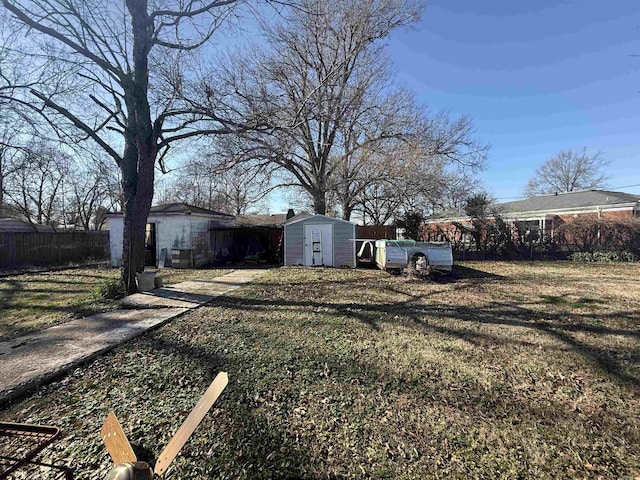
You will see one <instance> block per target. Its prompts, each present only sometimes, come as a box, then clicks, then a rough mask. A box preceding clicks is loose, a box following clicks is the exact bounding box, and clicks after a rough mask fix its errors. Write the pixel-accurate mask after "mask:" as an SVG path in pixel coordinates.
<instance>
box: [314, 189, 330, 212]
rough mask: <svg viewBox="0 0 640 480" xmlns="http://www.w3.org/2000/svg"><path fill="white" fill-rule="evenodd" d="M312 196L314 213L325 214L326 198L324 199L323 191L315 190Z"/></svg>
mask: <svg viewBox="0 0 640 480" xmlns="http://www.w3.org/2000/svg"><path fill="white" fill-rule="evenodd" d="M312 196H313V211H314V212H315V213H319V214H321V215H325V214H326V213H327V199H326V194H325V192H323V191H318V190H316V191H314V192H312Z"/></svg>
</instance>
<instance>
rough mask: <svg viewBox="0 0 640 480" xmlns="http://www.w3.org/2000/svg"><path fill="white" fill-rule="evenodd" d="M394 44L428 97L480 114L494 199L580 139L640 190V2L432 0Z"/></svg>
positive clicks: (438, 104) (396, 57)
mask: <svg viewBox="0 0 640 480" xmlns="http://www.w3.org/2000/svg"><path fill="white" fill-rule="evenodd" d="M389 54H390V57H391V58H392V59H393V61H394V62H395V65H396V67H397V73H398V77H399V79H400V80H401V81H402V82H403V83H405V84H407V85H408V86H409V87H410V88H411V89H413V90H414V91H415V93H416V95H417V97H418V99H419V100H420V101H421V102H423V103H425V104H426V105H428V106H430V107H431V108H433V109H436V110H439V109H448V110H450V111H451V113H452V114H468V115H470V116H471V118H472V119H473V121H474V125H475V127H476V133H477V136H478V138H479V139H480V140H482V141H484V142H487V143H489V144H490V145H491V150H490V153H489V161H488V169H487V170H486V171H485V172H483V173H482V174H481V175H480V177H481V179H482V181H483V182H484V184H485V187H486V188H487V191H488V192H489V193H490V194H492V195H493V196H494V197H496V198H498V199H504V200H507V201H508V200H510V199H513V198H515V197H520V196H522V192H523V190H524V187H525V184H526V182H527V180H528V179H529V177H531V176H532V175H533V173H534V171H535V170H536V168H537V167H538V166H540V165H541V164H542V163H543V162H544V161H545V160H546V159H547V158H549V157H550V156H552V155H553V154H555V153H557V152H559V151H560V150H566V149H582V147H586V148H587V149H588V150H589V151H591V152H595V151H597V150H601V151H602V153H603V155H604V157H605V158H606V159H607V160H609V161H610V165H609V170H610V171H609V173H610V180H609V186H610V187H612V188H615V187H625V188H616V189H618V190H623V191H627V192H630V193H640V166H639V160H640V1H638V0H610V1H602V0H564V1H562V0H558V1H550V0H539V1H526V2H524V1H507V0H484V1H478V0H431V1H429V2H428V5H427V9H426V12H425V15H424V17H423V19H422V21H421V22H420V24H419V25H418V26H417V28H416V29H414V30H412V31H408V32H407V31H405V32H398V33H396V34H394V36H393V37H392V38H391V40H390V42H389ZM634 54H637V55H639V56H638V57H633V55H634ZM628 185H635V186H632V187H626V186H628Z"/></svg>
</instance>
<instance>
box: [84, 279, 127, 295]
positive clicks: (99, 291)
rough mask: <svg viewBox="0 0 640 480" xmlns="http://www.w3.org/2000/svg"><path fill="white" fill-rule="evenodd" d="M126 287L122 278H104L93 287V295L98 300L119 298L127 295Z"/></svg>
mask: <svg viewBox="0 0 640 480" xmlns="http://www.w3.org/2000/svg"><path fill="white" fill-rule="evenodd" d="M125 293H126V289H125V288H124V284H123V283H122V280H121V279H120V278H113V279H109V280H103V281H101V282H100V283H98V285H97V286H96V287H95V288H94V289H93V292H92V296H93V297H94V298H96V299H98V300H117V299H119V298H122V297H124V296H125Z"/></svg>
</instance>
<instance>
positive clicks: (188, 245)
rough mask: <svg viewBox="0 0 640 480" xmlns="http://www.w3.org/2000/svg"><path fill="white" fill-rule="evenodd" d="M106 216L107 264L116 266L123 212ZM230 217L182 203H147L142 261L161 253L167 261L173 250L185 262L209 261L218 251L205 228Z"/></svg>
mask: <svg viewBox="0 0 640 480" xmlns="http://www.w3.org/2000/svg"><path fill="white" fill-rule="evenodd" d="M107 218H108V220H109V245H110V249H111V257H110V258H111V265H112V266H114V267H117V266H120V264H121V263H122V242H123V230H124V216H123V215H122V213H109V214H107ZM234 221H235V217H234V216H233V215H228V214H226V213H221V212H216V211H213V210H207V209H205V208H199V207H194V206H192V205H187V204H185V203H171V204H167V205H159V206H155V207H151V210H150V211H149V218H148V219H147V233H146V241H145V244H146V250H147V252H146V254H147V255H146V259H145V263H146V264H147V265H154V266H157V265H158V262H159V261H160V259H161V258H162V257H163V256H164V258H166V263H167V264H170V262H171V257H172V256H173V255H175V252H177V251H180V254H181V255H182V258H183V259H184V258H187V259H188V263H189V265H188V266H195V267H197V266H201V265H204V264H206V263H210V262H211V261H212V260H213V259H214V258H215V256H216V254H217V253H219V252H215V251H213V248H212V245H211V243H212V242H210V235H209V230H211V229H213V228H216V227H226V226H230V225H233V224H234ZM172 252H173V255H172Z"/></svg>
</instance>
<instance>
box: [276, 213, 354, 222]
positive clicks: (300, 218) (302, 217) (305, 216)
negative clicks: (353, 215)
mask: <svg viewBox="0 0 640 480" xmlns="http://www.w3.org/2000/svg"><path fill="white" fill-rule="evenodd" d="M312 218H318V219H319V220H329V221H333V222H340V223H348V224H350V225H355V224H354V223H353V222H349V221H347V220H342V219H341V218H336V217H328V216H327V215H322V214H320V213H316V214H315V215H312V214H311V213H307V212H302V213H299V214H298V215H296V216H294V217H291V218H290V219H289V220H287V221H286V222H284V223H283V225H291V224H292V223H297V222H302V221H303V220H308V219H312Z"/></svg>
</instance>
